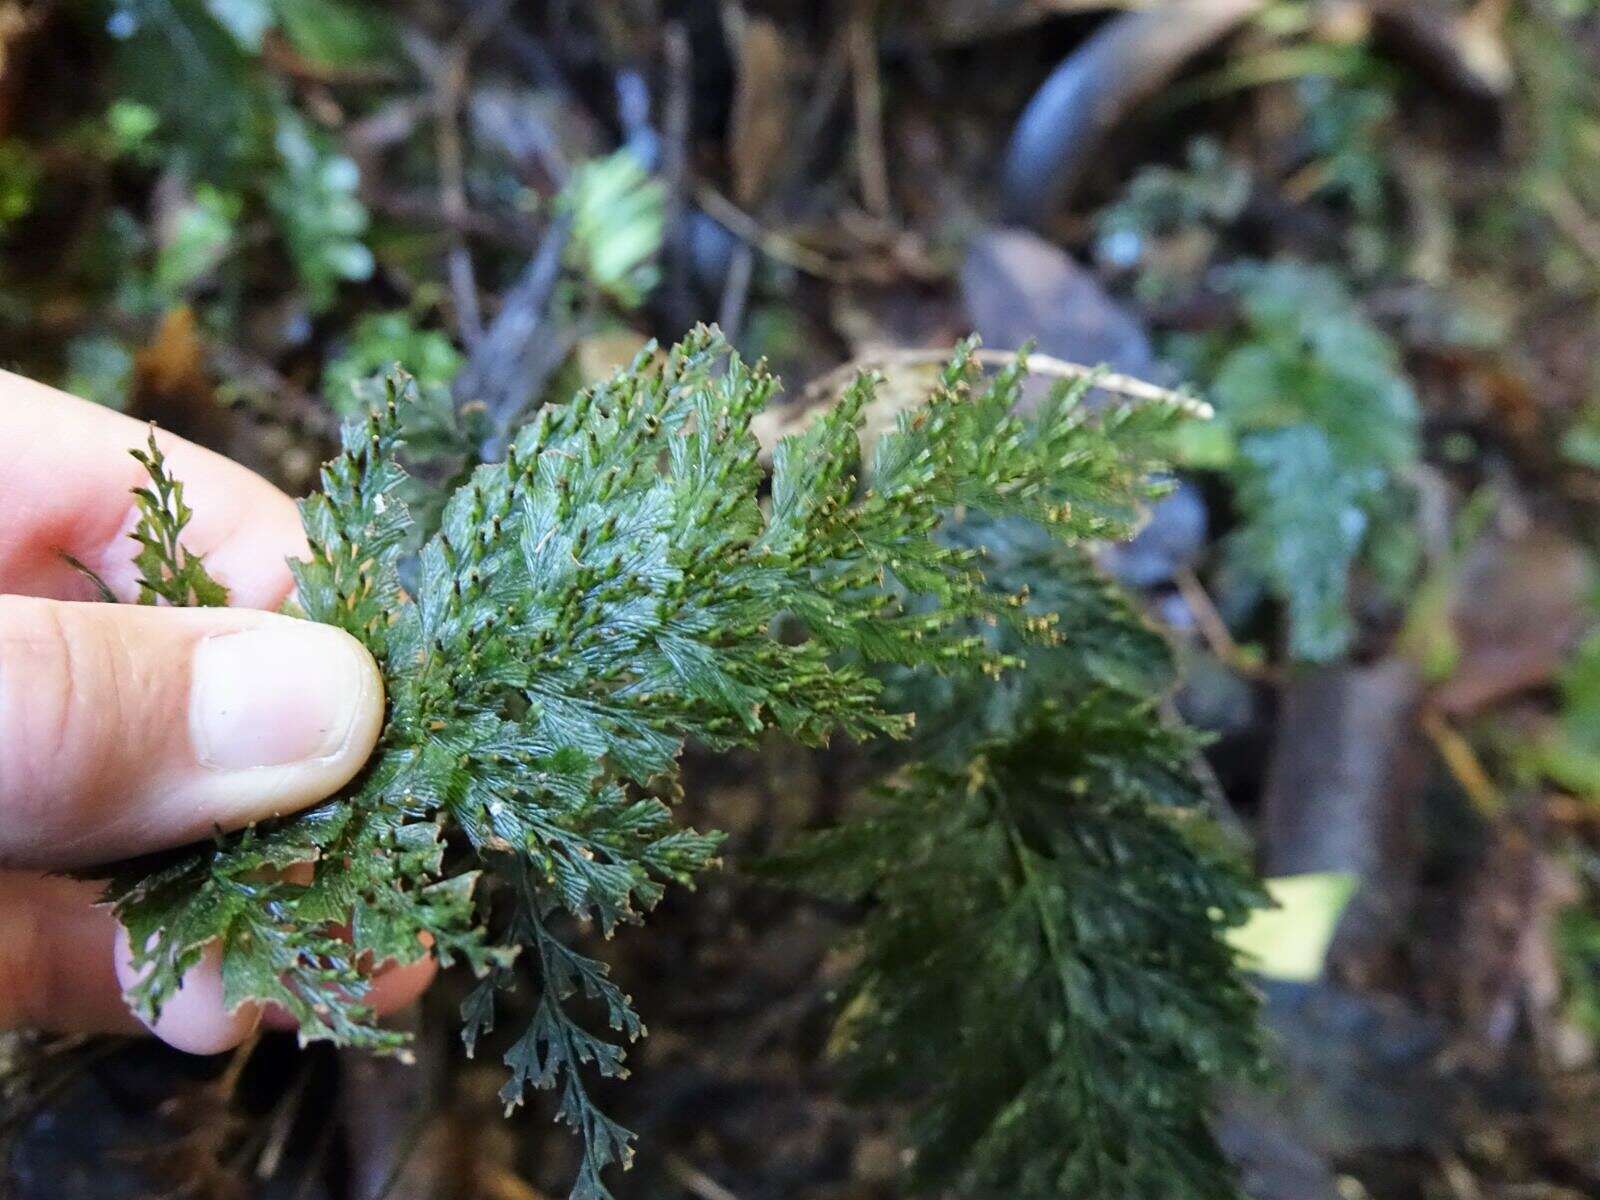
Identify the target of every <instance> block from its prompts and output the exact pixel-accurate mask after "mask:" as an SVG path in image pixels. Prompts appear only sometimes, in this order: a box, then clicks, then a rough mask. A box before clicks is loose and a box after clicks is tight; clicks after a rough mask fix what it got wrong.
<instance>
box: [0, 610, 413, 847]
mask: <svg viewBox="0 0 1600 1200" xmlns="http://www.w3.org/2000/svg"><path fill="white" fill-rule="evenodd" d="M382 721H383V684H382V680H381V679H380V677H379V674H378V669H377V665H376V664H375V663H374V662H373V660H372V656H371V655H370V654H368V653H367V651H366V650H365V648H363V647H362V646H361V644H360V643H359V642H357V641H356V640H355V639H354V638H352V637H351V636H350V635H349V634H347V633H345V632H343V631H342V630H339V629H336V628H334V627H333V626H330V625H319V624H314V623H312V622H309V621H297V620H294V619H293V618H290V617H284V616H278V615H275V614H272V613H264V612H253V611H249V610H243V609H221V608H210V609H199V608H191V609H183V608H147V607H140V606H135V605H117V604H79V603H70V602H64V601H56V600H37V599H29V598H24V597H18V596H0V746H4V748H5V750H4V753H3V754H0V867H19V866H20V867H46V868H60V867H74V866H82V865H85V864H88V863H93V862H103V861H107V860H110V859H116V858H124V857H128V856H130V855H135V854H141V853H144V852H147V851H150V850H155V849H160V848H163V847H167V846H176V845H181V844H183V843H186V842H191V841H195V840H197V839H200V838H204V837H207V836H209V835H211V834H212V833H213V832H214V831H215V830H216V829H217V828H219V827H220V828H222V829H237V828H240V827H242V826H244V825H248V824H250V823H251V822H253V821H257V820H262V819H265V818H268V817H273V816H278V815H281V814H283V813H287V812H292V811H294V810H296V809H299V808H303V807H305V806H306V805H309V804H312V803H315V802H316V801H318V800H321V799H323V798H324V797H327V796H329V795H332V794H333V793H334V792H335V791H337V790H338V789H339V788H340V787H342V786H343V785H344V784H346V783H347V782H349V781H350V779H351V778H352V777H353V776H354V775H355V774H356V772H357V771H358V770H359V769H360V768H361V765H362V763H363V762H365V760H366V758H367V755H368V754H369V753H371V751H372V747H373V745H374V744H375V742H376V741H377V737H378V732H379V728H380V726H381V724H382Z"/></svg>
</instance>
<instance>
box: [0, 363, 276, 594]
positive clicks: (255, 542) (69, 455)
mask: <svg viewBox="0 0 1600 1200" xmlns="http://www.w3.org/2000/svg"><path fill="white" fill-rule="evenodd" d="M148 436H149V430H148V428H147V427H146V426H145V425H144V424H142V423H141V422H139V421H135V420H133V419H131V418H129V417H125V416H123V415H122V414H120V413H115V412H112V411H111V410H109V409H105V408H101V407H100V406H99V405H95V404H90V403H88V402H87V401H84V400H79V399H77V398H75V397H73V396H69V395H67V394H66V393H64V392H58V391H56V390H55V389H54V388H51V387H46V386H45V385H44V384H40V383H35V382H33V381H32V380H28V379H24V378H23V377H22V376H20V375H13V374H11V373H10V372H9V371H0V446H4V447H6V448H7V450H8V451H9V453H8V461H7V463H6V465H5V468H4V470H0V513H4V514H5V517H6V519H5V521H4V522H3V523H0V592H12V593H21V594H24V595H30V596H42V597H47V598H52V599H58V600H87V599H93V598H94V589H93V585H92V584H90V583H89V581H88V580H86V579H84V578H83V577H82V575H81V574H79V572H78V571H76V570H75V569H74V568H73V567H72V566H71V565H70V564H69V563H68V562H67V561H66V560H65V559H64V558H63V557H62V555H63V554H64V553H65V554H70V555H71V556H72V557H74V558H76V559H77V560H78V561H80V562H81V563H83V564H84V565H85V566H87V567H88V568H89V569H90V570H92V571H94V572H95V573H96V574H97V575H99V576H100V578H101V579H103V580H104V581H105V582H106V583H107V584H108V585H109V586H110V588H111V590H112V591H113V592H115V593H116V594H117V596H118V598H120V599H124V600H132V599H135V598H136V597H137V594H138V572H137V570H136V569H135V567H134V565H133V556H134V553H135V546H134V543H133V542H132V541H130V540H129V538H128V534H129V533H130V532H131V531H132V530H133V527H134V525H135V524H136V523H137V521H138V516H139V514H138V509H137V507H136V505H135V503H134V499H133V495H132V489H134V488H135V487H138V486H140V485H142V484H143V483H145V482H146V476H145V472H144V468H143V467H141V466H140V465H139V464H138V463H137V462H135V461H134V459H133V458H132V457H131V456H130V455H129V453H128V451H129V450H132V449H135V448H137V447H140V446H143V445H144V444H145V441H146V439H147V438H148ZM156 442H157V444H158V445H159V446H160V447H161V451H162V453H163V454H165V455H166V456H167V459H168V466H169V468H170V470H171V472H172V475H173V477H174V478H176V479H177V480H179V481H180V482H181V483H182V484H183V486H184V498H185V500H186V501H187V502H188V504H189V507H190V508H192V509H193V510H194V518H193V520H192V521H191V522H190V524H189V527H188V528H187V529H186V530H185V531H184V539H183V540H184V545H185V546H186V547H187V548H188V549H189V550H190V551H191V552H193V553H195V554H198V555H201V556H202V557H204V559H205V563H206V569H207V570H208V571H209V572H210V573H211V574H212V575H213V576H214V577H215V578H216V579H217V580H218V582H220V583H222V584H223V585H224V586H225V587H227V589H228V592H229V602H230V603H231V604H233V605H236V606H239V607H243V608H264V609H276V608H278V607H280V606H281V605H282V603H283V601H284V600H285V599H286V598H287V597H288V596H289V594H290V592H291V590H292V589H293V587H294V580H293V577H292V576H291V575H290V574H289V569H288V566H287V565H286V563H285V561H284V560H285V559H286V558H288V557H289V556H291V555H295V556H300V555H304V554H305V553H306V541H305V534H304V533H303V532H302V530H301V527H300V517H299V514H298V512H297V511H296V510H295V506H294V502H293V501H291V500H290V499H289V498H288V497H287V496H285V495H284V494H283V493H282V492H280V491H279V490H278V489H277V488H275V487H273V486H272V485H271V484H270V483H268V482H267V481H266V480H265V479H262V478H261V477H260V476H259V475H256V474H255V473H254V472H252V471H249V470H247V469H246V468H244V467H241V466H240V465H239V464H237V463H234V462H230V461H229V460H228V459H226V458H223V457H222V456H221V455H220V454H213V453H212V452H211V451H209V450H206V449H203V448H202V447H199V446H195V445H192V444H191V443H189V442H186V441H184V440H183V439H182V438H177V437H173V436H171V435H168V434H165V433H162V432H161V431H159V430H157V431H156Z"/></svg>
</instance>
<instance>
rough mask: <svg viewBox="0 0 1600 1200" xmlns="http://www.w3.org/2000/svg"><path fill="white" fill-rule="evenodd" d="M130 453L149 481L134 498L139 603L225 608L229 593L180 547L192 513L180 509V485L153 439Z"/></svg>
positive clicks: (187, 508) (203, 565)
mask: <svg viewBox="0 0 1600 1200" xmlns="http://www.w3.org/2000/svg"><path fill="white" fill-rule="evenodd" d="M132 453H133V457H134V458H136V459H137V460H138V461H139V464H140V465H141V466H142V467H144V469H145V474H146V475H147V476H148V477H149V479H150V482H149V483H148V484H146V485H145V486H144V487H139V488H135V489H134V492H133V498H134V503H135V504H137V505H138V507H139V520H138V523H137V524H135V525H134V527H133V534H132V536H133V539H134V540H135V541H136V542H138V543H139V553H138V554H137V555H136V556H135V557H134V560H133V562H134V566H136V567H138V569H139V603H140V604H156V603H159V602H160V601H162V600H165V601H166V602H167V603H168V604H175V605H179V606H188V605H198V606H202V607H206V608H214V607H219V606H221V605H224V604H227V602H228V589H227V588H225V587H223V586H222V585H221V584H220V583H218V582H217V581H216V580H215V579H213V578H211V576H210V575H209V574H208V573H207V572H206V568H205V564H204V563H202V562H201V561H200V557H199V556H198V555H196V554H192V553H190V552H189V550H188V549H187V548H185V547H184V546H183V545H182V543H181V542H180V541H179V539H180V538H181V537H182V535H183V531H184V528H185V527H186V526H187V525H188V524H189V521H190V519H191V518H192V517H193V516H194V513H193V511H192V510H191V509H190V508H189V506H188V505H187V504H185V503H184V500H183V483H182V482H181V481H180V480H177V479H174V478H173V477H172V475H171V474H169V473H168V471H167V460H166V457H165V456H164V455H163V454H162V453H161V447H160V446H158V445H156V435H155V434H154V433H151V435H150V441H149V444H148V445H147V446H146V448H145V449H143V450H135V451H133V452H132ZM103 588H104V585H102V589H103Z"/></svg>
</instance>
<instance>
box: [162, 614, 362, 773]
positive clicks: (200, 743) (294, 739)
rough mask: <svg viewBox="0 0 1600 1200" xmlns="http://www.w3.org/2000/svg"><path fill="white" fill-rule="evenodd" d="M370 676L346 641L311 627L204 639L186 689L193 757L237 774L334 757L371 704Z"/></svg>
mask: <svg viewBox="0 0 1600 1200" xmlns="http://www.w3.org/2000/svg"><path fill="white" fill-rule="evenodd" d="M372 673H373V672H372V665H371V663H370V662H368V661H367V660H366V656H365V654H364V653H363V652H362V651H361V649H360V647H359V646H358V645H357V644H356V643H355V642H354V641H353V640H352V639H350V638H349V637H348V636H347V635H346V634H344V633H342V632H340V631H339V630H336V629H330V628H327V627H326V626H319V625H314V624H311V623H310V622H302V621H296V622H293V623H292V624H284V625H277V624H274V625H271V626H268V627H265V628H261V629H250V630H246V631H244V632H242V633H226V634H218V635H217V636H215V637H209V638H207V639H206V640H205V641H203V642H201V643H200V644H199V645H198V646H196V647H195V654H194V667H193V675H192V678H191V682H190V692H189V727H190V734H191V737H192V738H193V741H194V749H195V754H196V757H197V758H198V759H199V760H200V762H201V764H202V765H204V766H208V767H215V768H219V769H222V770H239V769H241V768H246V767H276V766H283V765H285V764H288V763H295V762H303V761H305V760H307V759H319V758H325V757H327V756H328V755H331V754H334V753H335V752H337V751H338V750H339V749H340V748H341V747H342V746H344V744H345V743H346V742H347V741H348V740H349V737H350V730H351V726H353V725H354V724H355V722H356V719H357V718H358V717H359V716H360V715H361V713H362V712H363V710H364V707H365V706H366V705H367V703H368V702H369V697H368V693H369V691H370V689H371V687H372Z"/></svg>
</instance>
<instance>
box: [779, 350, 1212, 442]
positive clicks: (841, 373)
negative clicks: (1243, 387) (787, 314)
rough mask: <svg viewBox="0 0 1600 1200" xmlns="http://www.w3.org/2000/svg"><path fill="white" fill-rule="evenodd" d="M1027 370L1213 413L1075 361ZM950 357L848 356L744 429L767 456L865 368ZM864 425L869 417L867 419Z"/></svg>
mask: <svg viewBox="0 0 1600 1200" xmlns="http://www.w3.org/2000/svg"><path fill="white" fill-rule="evenodd" d="M1018 357H1019V355H1018V353H1017V351H1015V350H982V349H979V350H974V351H973V352H972V360H973V361H974V362H976V363H978V364H979V365H980V366H985V367H999V368H1004V367H1009V366H1011V365H1012V364H1013V363H1015V362H1016V361H1017V359H1018ZM1027 359H1028V370H1029V372H1030V373H1032V374H1035V375H1043V376H1046V377H1049V378H1052V379H1069V380H1078V379H1083V380H1088V381H1089V382H1090V383H1091V384H1093V386H1094V387H1096V388H1098V389H1100V390H1101V391H1105V392H1111V393H1113V394H1115V395H1119V396H1125V397H1127V398H1128V399H1130V400H1143V401H1146V402H1149V403H1152V404H1168V405H1171V406H1172V407H1174V408H1177V409H1180V410H1181V411H1183V412H1185V413H1187V414H1189V415H1190V416H1191V417H1194V418H1196V419H1198V420H1202V421H1209V420H1210V419H1211V418H1212V417H1213V416H1214V415H1215V412H1214V410H1213V409H1212V407H1211V405H1209V404H1207V403H1206V402H1205V401H1204V400H1199V399H1196V398H1195V397H1193V396H1190V395H1186V394H1185V393H1183V392H1176V391H1173V390H1172V389H1171V388H1164V387H1158V386H1157V385H1155V384H1153V383H1146V382H1145V381H1144V380H1142V379H1135V378H1134V377H1133V376H1131V375H1117V374H1114V373H1112V372H1109V371H1105V370H1102V369H1101V368H1099V367H1086V366H1084V365H1082V364H1081V363H1072V362H1067V361H1066V360H1065V359H1060V358H1054V357H1052V356H1050V355H1048V354H1029V355H1028V356H1027ZM949 361H950V351H949V350H947V349H909V350H885V351H881V352H875V353H872V354H866V355H863V356H861V357H860V358H855V359H852V360H851V361H849V362H847V363H844V364H843V365H842V366H838V367H835V368H834V369H833V370H831V371H828V372H827V373H825V374H823V375H819V376H818V377H817V378H816V379H813V380H812V381H811V382H810V383H808V384H807V385H806V386H805V388H804V390H803V391H801V393H800V397H799V399H798V400H797V401H796V402H795V403H794V404H790V405H786V406H784V407H783V408H769V409H766V410H765V411H764V412H761V413H758V414H757V415H756V418H755V420H754V421H752V422H751V424H750V431H751V432H752V433H753V434H755V436H756V440H757V441H758V442H760V444H761V451H762V454H763V455H769V454H771V453H772V450H773V448H774V447H775V446H777V444H778V443H779V442H780V441H782V440H783V438H785V437H787V436H788V435H790V434H792V433H798V432H800V431H801V430H803V429H804V428H805V427H806V426H807V425H809V424H810V423H811V420H812V418H813V417H815V416H816V415H817V413H818V412H820V411H821V410H822V409H823V408H825V407H826V406H827V405H829V404H832V403H833V402H834V401H835V400H836V399H837V398H838V396H839V393H840V392H841V391H842V390H843V389H844V387H845V386H846V385H847V384H848V383H849V382H850V381H851V380H852V379H854V378H855V377H856V376H857V375H860V374H862V373H863V372H869V371H882V370H884V369H885V368H888V369H894V368H897V367H943V366H944V365H945V364H946V363H947V362H949ZM868 424H869V426H870V424H871V420H870V418H869V421H868Z"/></svg>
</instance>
